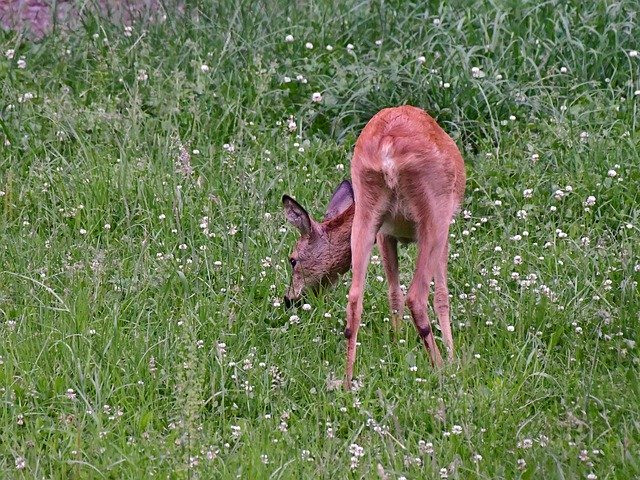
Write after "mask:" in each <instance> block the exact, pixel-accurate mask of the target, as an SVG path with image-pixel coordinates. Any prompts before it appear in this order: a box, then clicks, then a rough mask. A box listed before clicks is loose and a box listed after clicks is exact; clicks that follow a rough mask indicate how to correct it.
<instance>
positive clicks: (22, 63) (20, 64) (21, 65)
mask: <svg viewBox="0 0 640 480" xmlns="http://www.w3.org/2000/svg"><path fill="white" fill-rule="evenodd" d="M18 68H20V69H25V68H27V61H26V60H25V59H24V57H20V59H19V60H18Z"/></svg>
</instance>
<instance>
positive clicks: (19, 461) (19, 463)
mask: <svg viewBox="0 0 640 480" xmlns="http://www.w3.org/2000/svg"><path fill="white" fill-rule="evenodd" d="M26 466H27V461H26V460H25V459H24V457H16V469H17V470H23V469H24V468H25V467H26Z"/></svg>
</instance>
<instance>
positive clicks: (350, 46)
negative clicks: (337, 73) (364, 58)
mask: <svg viewBox="0 0 640 480" xmlns="http://www.w3.org/2000/svg"><path fill="white" fill-rule="evenodd" d="M353 49H354V46H353V44H351V43H348V44H347V52H349V53H351V52H353Z"/></svg>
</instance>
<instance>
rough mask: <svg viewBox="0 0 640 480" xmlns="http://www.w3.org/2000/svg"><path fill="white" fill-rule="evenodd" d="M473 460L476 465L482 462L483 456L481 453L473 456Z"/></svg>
mask: <svg viewBox="0 0 640 480" xmlns="http://www.w3.org/2000/svg"><path fill="white" fill-rule="evenodd" d="M471 460H473V461H474V462H475V463H478V462H479V461H480V460H482V455H480V454H479V453H474V454H473V455H472V456H471Z"/></svg>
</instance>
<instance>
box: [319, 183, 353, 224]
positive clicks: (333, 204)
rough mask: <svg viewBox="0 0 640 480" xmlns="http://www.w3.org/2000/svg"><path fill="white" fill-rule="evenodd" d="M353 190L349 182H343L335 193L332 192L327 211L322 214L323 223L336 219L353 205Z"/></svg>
mask: <svg viewBox="0 0 640 480" xmlns="http://www.w3.org/2000/svg"><path fill="white" fill-rule="evenodd" d="M353 201H354V200H353V188H351V182H350V181H349V180H345V181H343V182H342V183H341V184H340V185H338V188H336V191H335V192H333V197H331V200H330V201H329V206H327V211H326V213H325V214H324V221H327V220H331V219H332V218H335V217H337V216H338V215H340V214H341V213H342V212H344V211H345V210H346V209H347V208H349V207H350V206H351V204H352V203H353Z"/></svg>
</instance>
